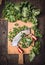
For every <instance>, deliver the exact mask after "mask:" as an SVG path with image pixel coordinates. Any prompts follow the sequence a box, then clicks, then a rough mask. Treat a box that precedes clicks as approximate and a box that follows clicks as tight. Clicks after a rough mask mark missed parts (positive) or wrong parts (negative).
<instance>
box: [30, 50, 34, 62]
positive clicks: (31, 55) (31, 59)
mask: <svg viewBox="0 0 45 65" xmlns="http://www.w3.org/2000/svg"><path fill="white" fill-rule="evenodd" d="M34 58H35V53H34V52H33V51H31V53H30V54H29V60H30V62H32V61H33V59H34Z"/></svg>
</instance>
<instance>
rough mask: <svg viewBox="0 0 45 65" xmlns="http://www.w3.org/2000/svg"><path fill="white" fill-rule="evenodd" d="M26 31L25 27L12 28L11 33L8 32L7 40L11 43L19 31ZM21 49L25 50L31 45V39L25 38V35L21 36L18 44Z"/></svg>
mask: <svg viewBox="0 0 45 65" xmlns="http://www.w3.org/2000/svg"><path fill="white" fill-rule="evenodd" d="M26 29H28V27H27V26H23V27H18V28H15V27H14V28H13V31H10V32H9V35H8V37H9V40H10V41H11V42H12V40H13V38H14V37H15V36H16V35H17V34H18V33H19V32H20V31H23V30H26ZM19 43H20V44H21V45H22V47H23V48H27V47H29V46H30V45H31V43H32V39H31V38H30V37H28V36H26V35H25V34H23V35H22V39H21V40H20V42H19Z"/></svg>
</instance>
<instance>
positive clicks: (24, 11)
mask: <svg viewBox="0 0 45 65" xmlns="http://www.w3.org/2000/svg"><path fill="white" fill-rule="evenodd" d="M39 14H40V10H39V9H36V8H34V7H32V5H31V4H30V3H29V2H28V1H26V2H20V3H11V2H10V3H7V4H5V8H4V9H3V11H2V15H3V17H4V18H5V19H6V20H8V21H10V22H15V21H16V20H22V21H24V22H27V21H31V22H33V23H34V24H36V23H37V19H36V16H37V15H39Z"/></svg>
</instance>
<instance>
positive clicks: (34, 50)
mask: <svg viewBox="0 0 45 65" xmlns="http://www.w3.org/2000/svg"><path fill="white" fill-rule="evenodd" d="M39 51H40V42H39V41H36V43H35V46H33V48H32V50H31V53H30V54H29V60H30V62H32V61H33V60H34V58H35V56H36V55H38V54H39Z"/></svg>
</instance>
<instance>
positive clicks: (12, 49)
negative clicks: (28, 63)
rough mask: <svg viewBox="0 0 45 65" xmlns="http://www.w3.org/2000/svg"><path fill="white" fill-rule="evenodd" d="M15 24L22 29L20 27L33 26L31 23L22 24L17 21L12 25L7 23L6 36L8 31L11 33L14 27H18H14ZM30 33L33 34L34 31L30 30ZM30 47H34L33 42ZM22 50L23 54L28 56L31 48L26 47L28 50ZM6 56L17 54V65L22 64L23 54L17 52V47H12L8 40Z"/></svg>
mask: <svg viewBox="0 0 45 65" xmlns="http://www.w3.org/2000/svg"><path fill="white" fill-rule="evenodd" d="M15 24H18V26H19V27H22V26H24V25H25V26H27V27H32V26H34V25H33V24H32V23H31V22H27V23H25V22H22V21H20V20H17V21H16V22H14V23H11V22H8V34H9V31H12V30H13V28H14V27H18V26H15ZM31 32H32V33H33V34H34V31H33V30H31ZM32 45H34V42H33V43H32ZM22 49H23V50H24V53H23V54H29V53H30V50H31V49H32V46H30V47H28V48H22ZM8 54H19V59H18V60H19V61H18V62H19V64H23V54H21V53H19V52H18V49H17V47H13V46H12V45H11V42H10V41H9V39H8Z"/></svg>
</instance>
